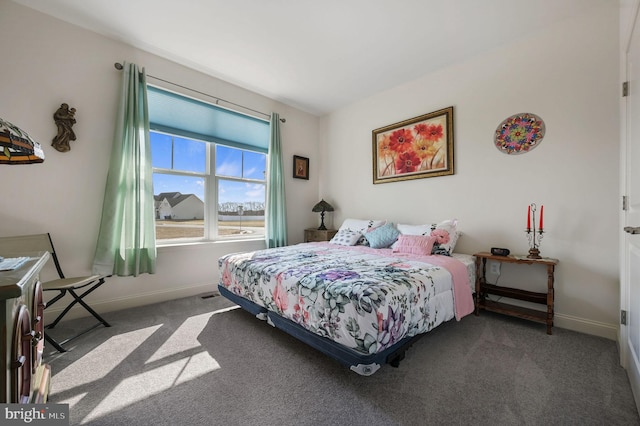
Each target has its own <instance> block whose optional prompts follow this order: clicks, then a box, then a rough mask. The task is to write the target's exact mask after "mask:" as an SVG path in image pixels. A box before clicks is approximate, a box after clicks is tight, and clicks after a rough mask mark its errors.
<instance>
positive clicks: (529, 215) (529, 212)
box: [527, 205, 531, 230]
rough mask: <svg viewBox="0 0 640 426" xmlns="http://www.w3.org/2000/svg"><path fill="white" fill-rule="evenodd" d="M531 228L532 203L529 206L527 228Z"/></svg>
mask: <svg viewBox="0 0 640 426" xmlns="http://www.w3.org/2000/svg"><path fill="white" fill-rule="evenodd" d="M529 229H531V205H529V208H527V230H529Z"/></svg>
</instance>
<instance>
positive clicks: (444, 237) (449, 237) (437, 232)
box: [391, 219, 460, 256]
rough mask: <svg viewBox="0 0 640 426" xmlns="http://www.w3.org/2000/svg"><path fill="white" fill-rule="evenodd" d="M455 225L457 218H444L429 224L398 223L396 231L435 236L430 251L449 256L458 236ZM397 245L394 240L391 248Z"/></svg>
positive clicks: (403, 233) (405, 233)
mask: <svg viewBox="0 0 640 426" xmlns="http://www.w3.org/2000/svg"><path fill="white" fill-rule="evenodd" d="M457 225H458V220H457V219H451V220H445V221H442V222H440V223H434V224H431V225H406V224H402V223H399V224H398V231H400V233H401V234H402V235H432V236H434V237H436V242H435V243H434V245H433V249H432V251H431V253H432V254H441V255H444V256H451V253H453V249H454V248H455V246H456V242H457V241H458V237H459V236H460V231H458V230H457ZM397 245H398V242H397V241H396V242H395V243H394V244H393V246H391V248H396V246H397Z"/></svg>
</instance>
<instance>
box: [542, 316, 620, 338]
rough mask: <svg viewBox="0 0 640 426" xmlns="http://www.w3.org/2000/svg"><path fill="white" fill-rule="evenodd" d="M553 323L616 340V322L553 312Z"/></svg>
mask: <svg viewBox="0 0 640 426" xmlns="http://www.w3.org/2000/svg"><path fill="white" fill-rule="evenodd" d="M553 325H554V326H556V327H560V328H566V329H567V330H573V331H578V332H580V333H585V334H591V335H593V336H599V337H604V338H606V339H609V340H613V341H616V342H617V341H618V325H617V324H608V323H604V322H599V321H592V320H589V319H586V318H579V317H574V316H571V315H564V314H559V313H555V314H554V316H553Z"/></svg>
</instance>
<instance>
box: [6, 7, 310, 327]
mask: <svg viewBox="0 0 640 426" xmlns="http://www.w3.org/2000/svg"><path fill="white" fill-rule="evenodd" d="M0 40H2V45H3V48H2V57H3V59H2V65H1V66H0V117H2V118H4V119H6V120H9V121H11V122H13V123H14V124H16V125H18V126H20V127H22V128H23V129H25V130H26V131H27V132H28V133H29V134H30V136H31V137H32V138H34V139H35V140H37V141H39V142H40V143H41V144H42V145H43V148H44V150H45V154H46V160H45V162H44V163H42V164H38V165H28V166H3V167H1V168H0V181H1V182H2V187H3V190H2V202H1V204H0V235H1V236H14V235H23V234H29V233H40V232H51V233H52V236H53V239H54V243H55V244H56V246H57V249H58V253H59V256H60V258H61V260H62V264H63V267H64V269H65V272H66V273H67V275H79V274H88V273H89V271H90V268H91V263H92V260H93V253H94V250H95V241H96V238H97V235H98V227H99V223H100V214H101V208H102V198H103V194H104V186H105V182H106V176H107V170H108V166H109V155H110V152H111V144H112V138H113V132H114V127H115V116H116V110H117V103H118V96H119V93H120V81H121V74H120V72H119V71H117V70H116V69H115V68H114V66H113V64H114V63H115V62H122V61H127V62H135V63H137V64H138V65H140V66H144V67H145V68H146V71H147V73H148V74H149V75H152V76H157V77H160V78H162V79H165V80H168V81H172V82H175V83H178V84H181V85H184V86H187V87H190V88H193V89H196V90H198V91H201V92H204V93H209V94H212V95H215V96H219V97H220V98H223V99H228V100H230V101H232V102H235V103H238V104H241V105H245V106H248V107H250V108H252V109H255V110H258V111H264V112H267V113H269V112H271V111H275V112H278V113H280V116H281V117H284V118H286V120H287V121H286V123H285V124H283V125H282V126H281V133H282V140H283V152H284V167H285V174H286V191H287V194H286V197H287V200H288V201H287V214H288V216H289V226H288V232H289V242H291V243H297V242H301V241H302V240H303V238H304V228H306V227H309V226H313V225H314V224H315V223H317V221H318V218H317V214H315V213H312V212H311V208H312V207H313V206H314V205H315V203H317V202H318V199H319V198H318V179H319V176H318V173H317V170H318V166H317V162H318V148H317V146H318V139H317V138H318V136H317V135H318V119H317V118H316V117H315V116H312V115H310V114H308V113H305V112H302V111H299V110H296V109H293V108H291V107H288V106H286V105H284V104H281V103H278V102H276V101H274V100H271V99H268V98H265V97H263V96H260V95H257V94H255V93H252V92H249V91H246V90H244V89H241V88H239V87H237V86H233V85H230V84H228V83H225V82H223V81H220V80H217V79H214V78H211V77H208V76H205V75H204V74H201V73H198V72H196V71H193V70H190V69H188V68H186V67H183V66H181V65H179V64H176V63H173V62H170V61H166V60H164V59H161V58H159V57H157V56H154V55H151V54H148V53H146V52H143V51H140V50H137V49H134V48H132V47H129V46H126V45H124V44H121V43H118V42H115V41H112V40H109V39H107V38H105V37H102V36H100V35H98V34H95V33H93V32H90V31H86V30H84V29H81V28H79V27H75V26H72V25H70V24H67V23H64V22H62V21H60V20H57V19H54V18H51V17H49V16H47V15H44V14H41V13H39V12H35V11H33V10H31V9H28V8H25V7H23V6H20V5H17V4H15V3H13V2H10V1H8V0H0ZM149 82H153V83H156V84H158V85H163V86H165V87H167V88H169V89H172V90H177V89H176V88H175V87H172V86H167V85H166V84H164V83H161V82H157V81H153V80H152V79H150V80H149ZM185 94H187V95H190V96H196V94H195V93H189V92H185ZM202 99H203V100H210V99H207V98H206V97H202ZM63 102H66V103H68V104H69V105H70V106H72V107H74V108H76V110H77V113H76V119H77V124H76V125H75V126H74V130H75V132H76V134H77V141H73V142H71V151H70V152H68V153H60V152H58V151H56V150H54V149H53V148H52V147H51V146H50V144H51V140H52V138H53V136H54V135H55V134H56V126H55V123H54V121H53V113H54V112H55V111H56V109H57V108H58V107H59V106H60V104H61V103H63ZM294 154H296V155H302V156H305V157H309V158H310V162H311V166H310V170H311V171H312V173H311V176H310V179H309V180H308V181H306V180H305V181H302V180H299V179H293V178H292V175H293V170H292V162H293V160H292V157H293V155H294ZM262 247H264V243H263V241H254V242H238V243H210V244H204V245H190V246H187V247H162V248H160V249H159V250H158V270H157V273H156V274H154V275H143V276H140V277H138V278H117V277H114V278H110V279H109V280H108V284H106V285H105V286H103V287H101V288H100V289H99V290H98V291H96V292H95V293H93V294H92V295H91V296H90V297H91V299H92V300H93V301H92V305H93V306H94V307H96V308H97V310H98V311H102V312H105V311H109V310H113V309H119V308H122V307H126V306H135V305H139V304H144V303H149V302H154V301H160V300H164V299H169V298H174V297H180V296H187V295H192V294H199V293H202V292H205V291H211V290H213V289H214V288H215V286H216V285H217V282H218V272H217V262H216V260H217V259H218V257H220V256H221V255H222V254H224V253H228V252H232V251H244V250H251V249H256V248H262ZM53 273H54V272H53V271H52V269H51V268H50V267H49V268H47V270H46V271H45V274H44V276H43V278H45V279H47V278H52V277H53ZM58 306H59V305H58ZM52 310H54V308H52ZM52 313H54V312H52ZM78 314H80V315H84V314H85V312H83V311H82V310H79V311H77V313H76V314H75V315H78Z"/></svg>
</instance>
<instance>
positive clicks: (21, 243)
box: [0, 233, 64, 278]
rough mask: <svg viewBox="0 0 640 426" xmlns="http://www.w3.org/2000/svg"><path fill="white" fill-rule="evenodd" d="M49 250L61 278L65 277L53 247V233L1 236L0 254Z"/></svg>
mask: <svg viewBox="0 0 640 426" xmlns="http://www.w3.org/2000/svg"><path fill="white" fill-rule="evenodd" d="M42 251H48V252H49V254H51V258H52V259H53V263H54V264H55V265H56V270H57V271H58V275H59V276H60V278H64V273H63V272H62V268H61V267H60V262H58V256H57V255H56V251H55V249H54V248H53V241H51V235H49V234H48V233H47V234H34V235H19V236H16V237H0V256H3V257H9V256H21V255H22V256H24V255H26V254H28V253H34V252H42Z"/></svg>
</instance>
